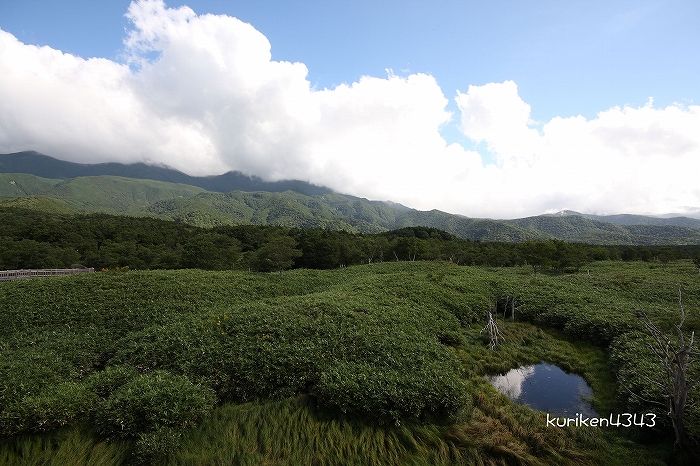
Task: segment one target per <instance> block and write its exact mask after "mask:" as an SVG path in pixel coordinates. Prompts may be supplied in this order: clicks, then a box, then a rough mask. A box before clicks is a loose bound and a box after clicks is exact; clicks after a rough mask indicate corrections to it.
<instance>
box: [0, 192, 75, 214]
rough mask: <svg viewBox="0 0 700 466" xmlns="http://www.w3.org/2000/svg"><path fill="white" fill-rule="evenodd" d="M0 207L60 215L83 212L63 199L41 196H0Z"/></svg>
mask: <svg viewBox="0 0 700 466" xmlns="http://www.w3.org/2000/svg"><path fill="white" fill-rule="evenodd" d="M0 207H17V208H20V209H32V210H36V211H39V212H48V213H51V214H62V215H76V214H79V213H81V212H83V211H82V210H81V209H78V208H76V207H73V206H70V205H68V204H66V203H65V202H63V201H59V200H57V199H51V198H49V197H43V196H25V197H9V198H4V199H2V198H0Z"/></svg>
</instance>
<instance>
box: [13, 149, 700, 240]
mask: <svg viewBox="0 0 700 466" xmlns="http://www.w3.org/2000/svg"><path fill="white" fill-rule="evenodd" d="M19 154H20V155H17V154H6V155H4V156H3V155H0V196H2V197H5V198H6V200H4V201H2V200H0V205H4V206H16V207H21V206H24V207H29V208H34V209H37V210H50V211H55V212H66V213H70V212H76V211H78V212H80V211H83V212H105V213H116V214H122V215H136V216H144V215H145V216H152V217H156V218H162V219H169V220H174V221H178V222H183V223H188V224H193V225H197V226H205V227H213V226H218V225H239V224H262V225H266V224H267V225H281V226H288V227H300V228H324V229H333V230H346V231H350V232H355V233H379V232H383V231H388V230H393V229H400V228H404V227H414V226H424V227H431V228H438V229H441V230H443V231H446V232H448V233H451V234H454V235H456V236H459V237H461V238H465V239H470V240H475V241H503V242H522V241H528V240H548V239H559V240H565V241H569V242H585V243H589V244H601V245H603V244H607V245H611V244H629V245H663V244H700V220H698V221H695V220H694V219H691V218H687V217H678V218H671V219H661V218H652V217H645V216H634V215H625V214H622V215H617V216H596V215H586V214H580V213H578V212H573V211H562V212H559V213H557V214H546V215H539V216H533V217H526V218H521V219H512V220H493V219H478V218H469V217H465V216H461V215H455V214H450V213H447V212H442V211H439V210H436V209H433V210H430V211H419V210H416V209H411V208H409V207H406V206H403V205H401V204H396V203H392V202H383V201H369V200H367V199H363V198H359V197H355V196H348V195H343V194H339V193H335V192H333V191H331V190H327V189H325V188H320V187H317V186H314V185H310V184H308V183H307V184H304V183H305V182H296V181H294V180H290V181H289V182H288V184H287V185H284V184H280V183H282V182H276V183H277V184H274V183H273V184H274V187H275V188H276V189H282V188H284V187H290V186H291V187H297V188H299V187H302V188H305V189H307V190H308V189H309V187H311V188H312V189H311V190H312V191H313V190H314V189H316V191H315V192H316V194H308V193H306V192H303V191H302V190H301V189H298V190H292V189H287V190H285V191H281V192H280V191H276V192H275V191H263V190H254V191H246V190H243V189H237V190H231V191H228V192H221V191H210V190H207V189H206V188H202V187H201V186H197V185H189V184H187V183H173V182H167V181H159V180H152V179H149V178H145V177H146V176H147V175H149V174H151V173H153V170H155V171H158V170H164V172H162V173H161V175H159V176H160V177H161V178H163V177H165V176H166V175H171V174H173V173H175V174H178V173H179V175H177V176H180V175H182V176H185V177H187V176H188V175H185V174H183V173H180V172H177V171H175V170H172V169H167V168H162V167H155V168H154V167H150V168H149V169H148V170H146V171H145V172H140V173H139V174H140V176H141V178H130V177H124V176H115V175H108V174H103V175H91V176H78V177H74V178H62V176H65V175H66V174H67V173H68V174H70V173H71V172H70V171H69V170H67V169H65V168H66V167H68V168H70V169H73V170H78V169H79V170H85V169H86V168H85V167H91V168H90V169H89V170H88V171H90V172H93V173H94V172H99V169H105V171H110V170H111V171H112V172H114V171H117V172H121V173H126V172H129V171H133V170H137V169H138V168H139V167H141V166H142V165H144V166H145V164H134V165H132V166H124V165H121V164H98V165H80V164H73V163H71V162H61V161H57V160H55V159H51V158H50V157H48V156H43V155H41V154H37V153H19ZM8 155H9V157H8ZM48 159H50V160H53V162H50V165H49V166H48V167H46V166H44V167H39V168H37V167H36V166H35V167H34V170H33V171H34V172H42V173H46V174H48V175H50V176H51V178H43V177H38V176H36V175H32V174H24V173H7V172H6V173H4V174H3V170H5V169H6V168H11V169H23V168H31V167H27V166H26V165H25V164H21V163H14V162H12V161H13V160H14V161H15V162H16V161H17V160H20V161H24V162H26V161H27V160H30V161H34V162H37V163H38V162H40V161H41V160H48ZM8 160H10V163H8V162H7V161H8ZM51 164H53V166H54V168H55V167H58V169H56V170H55V171H51V166H52V165H51ZM63 164H68V165H63ZM76 165H77V166H78V167H77V168H76ZM105 167H106V168H105ZM120 167H121V168H120ZM124 167H126V168H124ZM163 173H165V174H163ZM235 176H236V177H238V178H236V179H240V177H245V175H242V174H238V175H235ZM190 178H196V177H190ZM218 180H219V182H220V183H225V182H228V181H230V179H226V178H218ZM247 180H248V182H249V184H248V185H247V186H248V187H249V188H250V187H260V186H263V187H264V186H268V185H269V184H270V183H267V182H262V181H261V180H255V179H253V178H250V177H247ZM200 181H201V179H200ZM234 181H235V179H234ZM260 183H263V184H260ZM265 183H267V184H265ZM299 183H301V184H299ZM200 184H202V183H200ZM223 186H224V185H223V184H220V187H223ZM239 187H241V186H239ZM242 187H245V186H242ZM635 221H638V222H641V223H634V222H635ZM663 222H666V223H663Z"/></svg>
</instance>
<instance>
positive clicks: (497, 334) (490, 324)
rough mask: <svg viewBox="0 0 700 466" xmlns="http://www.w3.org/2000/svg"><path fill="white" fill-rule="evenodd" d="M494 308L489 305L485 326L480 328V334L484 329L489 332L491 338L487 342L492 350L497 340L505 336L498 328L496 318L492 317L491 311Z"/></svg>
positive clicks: (503, 338)
mask: <svg viewBox="0 0 700 466" xmlns="http://www.w3.org/2000/svg"><path fill="white" fill-rule="evenodd" d="M494 311H495V309H494V308H493V307H491V306H489V311H488V313H487V315H486V326H485V327H484V328H482V329H481V332H479V334H481V333H482V332H483V331H484V330H486V331H487V332H488V334H489V337H490V338H491V341H490V343H489V349H491V350H493V349H495V348H496V346H498V342H499V341H500V340H505V339H506V338H505V337H504V336H503V334H502V333H501V330H500V329H499V328H498V323H497V322H496V320H495V319H494V318H493V313H494Z"/></svg>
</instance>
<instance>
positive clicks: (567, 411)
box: [486, 363, 598, 417]
mask: <svg viewBox="0 0 700 466" xmlns="http://www.w3.org/2000/svg"><path fill="white" fill-rule="evenodd" d="M486 380H488V381H489V382H491V384H492V385H493V386H494V387H495V388H496V390H498V391H499V392H501V393H503V394H504V395H506V396H507V397H508V398H510V399H511V401H513V402H514V403H519V404H524V405H527V406H529V407H530V408H532V409H536V410H539V411H547V412H549V413H552V414H554V415H558V416H570V417H573V416H575V415H576V413H581V414H582V415H584V416H589V417H597V416H598V414H596V412H595V411H594V410H593V408H592V407H591V405H590V403H588V402H586V401H584V398H591V397H593V390H592V389H591V387H590V386H589V385H588V384H587V383H586V381H585V380H583V378H582V377H580V376H578V375H573V374H567V373H566V372H564V371H563V370H561V369H559V368H558V367H557V366H555V365H553V364H546V363H540V364H537V365H534V366H523V367H520V368H518V369H512V370H511V371H509V372H508V373H507V374H505V375H493V376H486Z"/></svg>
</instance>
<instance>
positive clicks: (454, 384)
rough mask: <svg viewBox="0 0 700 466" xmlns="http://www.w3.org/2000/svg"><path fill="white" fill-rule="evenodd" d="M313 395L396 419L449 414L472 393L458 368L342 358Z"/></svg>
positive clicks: (351, 410)
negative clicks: (380, 364) (381, 364)
mask: <svg viewBox="0 0 700 466" xmlns="http://www.w3.org/2000/svg"><path fill="white" fill-rule="evenodd" d="M313 395H314V396H315V397H316V398H317V400H318V402H319V403H320V404H321V405H324V406H326V407H329V408H332V409H337V410H340V411H341V412H343V413H346V414H349V415H353V416H361V417H364V418H368V419H371V420H375V421H378V422H379V423H392V422H393V423H396V424H399V423H400V420H401V419H405V418H430V419H431V420H433V421H435V420H441V421H445V420H448V419H449V418H451V417H453V416H454V415H456V414H457V413H459V411H460V410H461V409H462V408H464V407H465V406H466V404H467V399H468V396H467V389H466V385H465V383H464V381H463V379H461V378H460V377H459V375H458V373H457V371H448V372H444V367H440V366H439V365H437V364H429V365H426V366H423V367H414V368H410V369H409V368H388V367H384V368H380V367H377V366H374V365H369V364H357V363H353V362H340V363H338V364H336V365H335V366H333V368H331V369H329V370H327V371H325V372H323V373H322V374H321V380H320V381H319V383H318V385H317V386H316V387H315V388H314V390H313Z"/></svg>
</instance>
